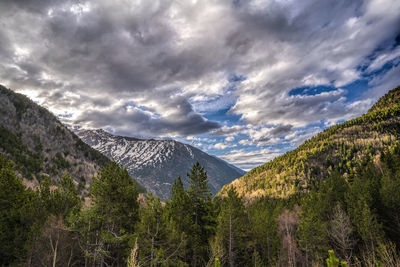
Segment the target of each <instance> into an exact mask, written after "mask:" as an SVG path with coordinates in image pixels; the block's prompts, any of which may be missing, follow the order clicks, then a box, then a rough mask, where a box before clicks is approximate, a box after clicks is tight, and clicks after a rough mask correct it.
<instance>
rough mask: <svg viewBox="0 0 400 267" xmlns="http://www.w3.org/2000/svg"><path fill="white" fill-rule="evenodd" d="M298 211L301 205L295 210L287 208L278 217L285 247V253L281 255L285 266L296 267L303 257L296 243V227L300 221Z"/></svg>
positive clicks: (279, 229) (282, 263)
mask: <svg viewBox="0 0 400 267" xmlns="http://www.w3.org/2000/svg"><path fill="white" fill-rule="evenodd" d="M298 211H299V207H295V208H294V210H293V211H290V210H287V209H285V210H283V212H282V214H281V215H279V217H278V223H279V226H278V231H279V234H280V236H281V240H282V247H283V249H284V251H283V252H284V253H282V255H281V257H280V261H281V265H283V266H288V267H294V266H296V265H297V262H299V261H300V259H301V253H300V250H299V249H298V247H297V244H296V229H297V224H298V222H299V217H298V215H297V214H298Z"/></svg>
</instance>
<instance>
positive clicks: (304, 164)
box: [221, 87, 400, 198]
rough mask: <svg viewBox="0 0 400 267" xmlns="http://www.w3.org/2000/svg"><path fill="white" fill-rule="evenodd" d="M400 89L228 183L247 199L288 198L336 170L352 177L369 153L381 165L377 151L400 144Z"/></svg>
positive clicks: (223, 191)
mask: <svg viewBox="0 0 400 267" xmlns="http://www.w3.org/2000/svg"><path fill="white" fill-rule="evenodd" d="M399 136H400V87H397V88H395V89H393V90H391V91H390V92H388V93H387V94H386V95H385V96H383V97H382V98H381V99H380V100H379V101H378V102H377V103H376V104H375V105H374V106H373V107H372V108H371V109H370V110H369V111H368V112H367V113H366V114H364V115H362V116H360V117H358V118H355V119H353V120H350V121H347V122H344V123H341V124H338V125H335V126H333V127H331V128H329V129H327V130H325V131H323V132H321V133H320V134H318V135H317V136H315V137H313V138H311V139H310V140H307V141H306V142H305V143H304V144H302V145H300V146H299V147H298V148H296V149H295V150H293V151H290V152H288V153H286V154H284V155H282V156H280V157H277V158H275V159H274V160H272V161H270V162H268V163H266V164H264V165H262V166H259V167H257V168H254V169H252V170H251V171H250V172H248V173H247V174H246V175H245V176H243V177H241V178H239V179H237V180H235V181H233V182H232V183H231V184H229V185H226V186H224V188H223V189H222V190H221V193H222V194H224V193H225V192H226V190H227V189H228V188H229V187H230V186H233V187H234V188H235V189H236V190H237V192H238V193H239V194H240V195H241V196H244V197H246V198H254V197H259V196H270V197H278V198H286V197H288V196H290V195H293V194H294V193H297V192H307V191H309V190H310V188H311V187H312V186H313V184H316V183H318V182H319V181H321V180H323V179H324V178H325V177H327V176H328V175H330V174H332V172H333V171H338V172H339V173H341V174H343V175H344V177H347V178H348V179H350V178H351V177H352V175H353V174H354V171H355V168H356V166H358V165H359V164H360V163H361V162H362V161H363V160H365V159H366V158H367V157H371V158H375V161H376V164H378V163H379V154H380V152H381V151H383V150H385V149H390V148H391V147H392V146H393V145H394V144H395V143H398V142H399Z"/></svg>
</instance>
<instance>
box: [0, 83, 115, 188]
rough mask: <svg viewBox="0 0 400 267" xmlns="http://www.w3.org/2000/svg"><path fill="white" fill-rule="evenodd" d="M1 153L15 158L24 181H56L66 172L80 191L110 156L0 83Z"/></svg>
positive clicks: (87, 185)
mask: <svg viewBox="0 0 400 267" xmlns="http://www.w3.org/2000/svg"><path fill="white" fill-rule="evenodd" d="M0 140H1V141H0V153H2V154H4V155H6V157H7V158H9V159H11V160H12V161H14V162H15V164H16V165H15V166H16V171H17V173H18V175H19V176H20V177H21V178H23V179H24V183H25V184H27V185H29V186H31V187H35V186H38V185H39V182H40V181H41V180H43V179H49V180H50V182H51V184H52V185H58V183H59V181H60V180H61V177H62V176H63V175H64V173H65V172H68V173H69V174H70V175H71V177H72V178H73V180H74V183H75V184H76V185H77V188H78V191H79V192H80V194H81V195H87V193H88V187H89V184H90V183H91V179H92V177H93V176H94V175H95V174H96V173H97V172H98V171H99V170H100V169H101V168H102V167H104V166H105V165H106V164H107V163H109V162H110V160H109V159H108V158H107V157H105V156H104V155H102V154H101V153H100V152H98V151H96V150H94V149H93V148H91V147H90V146H88V145H87V144H85V143H84V142H83V141H82V140H81V139H79V137H78V136H76V135H75V134H74V133H72V132H71V131H70V130H69V129H68V128H67V127H65V126H64V125H63V124H62V123H61V122H60V121H59V120H58V119H57V118H56V117H55V116H54V115H53V114H52V113H50V112H49V111H48V110H46V109H45V108H43V107H41V106H39V105H37V104H36V103H34V102H33V101H31V100H30V99H29V98H27V97H26V96H24V95H21V94H18V93H15V92H13V91H11V90H9V89H7V88H5V87H3V86H1V85H0Z"/></svg>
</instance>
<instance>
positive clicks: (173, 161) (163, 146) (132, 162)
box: [77, 130, 244, 200]
mask: <svg viewBox="0 0 400 267" xmlns="http://www.w3.org/2000/svg"><path fill="white" fill-rule="evenodd" d="M77 134H78V136H79V137H81V138H82V140H83V141H84V142H86V143H87V144H89V145H91V146H92V147H93V148H95V149H97V150H98V151H100V152H101V153H103V154H104V155H106V156H107V157H109V158H110V159H112V160H114V161H116V162H117V163H119V164H121V165H122V166H124V167H125V168H126V169H127V170H128V172H129V174H130V175H131V176H132V177H134V178H135V179H137V180H138V181H139V183H141V184H142V185H144V186H145V188H146V189H147V190H148V191H150V192H152V193H154V194H155V195H156V196H158V197H160V198H161V199H163V200H165V199H167V198H169V196H170V193H171V187H172V184H173V183H174V181H175V180H176V178H177V177H178V176H181V177H182V180H183V183H184V184H187V179H188V178H187V176H186V173H187V172H188V171H189V170H190V169H191V167H192V166H193V165H194V164H195V163H196V162H199V163H200V164H201V165H202V166H203V167H204V168H205V170H206V171H207V175H208V179H209V185H210V187H211V191H212V192H213V193H217V192H218V191H219V190H220V189H221V188H222V186H223V185H225V184H227V183H230V182H231V181H232V180H233V179H236V178H238V177H240V176H242V175H243V174H244V172H243V171H242V170H240V169H238V168H236V167H234V166H232V165H230V164H228V163H226V162H225V161H223V160H221V159H218V158H216V157H213V156H210V155H208V154H206V153H204V152H203V151H201V150H199V149H197V148H194V147H192V146H190V145H186V144H182V143H179V142H177V141H174V140H153V139H149V140H146V139H136V138H130V137H122V136H114V135H112V134H110V133H107V132H105V131H103V130H81V131H77Z"/></svg>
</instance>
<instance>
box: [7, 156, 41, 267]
mask: <svg viewBox="0 0 400 267" xmlns="http://www.w3.org/2000/svg"><path fill="white" fill-rule="evenodd" d="M13 167H14V164H13V163H12V162H10V161H7V160H6V159H5V157H4V156H3V155H2V154H0V265H2V266H8V265H11V264H17V263H21V262H22V260H23V259H24V257H26V255H27V253H28V251H29V248H30V244H31V242H32V240H33V238H34V236H35V234H36V232H37V228H38V225H40V224H41V221H42V219H43V218H42V213H41V212H40V203H39V201H38V199H37V197H36V195H35V194H34V192H33V191H32V190H30V189H26V187H25V186H24V184H23V183H22V182H21V180H20V179H19V178H18V177H17V176H16V175H15V173H14V170H13Z"/></svg>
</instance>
